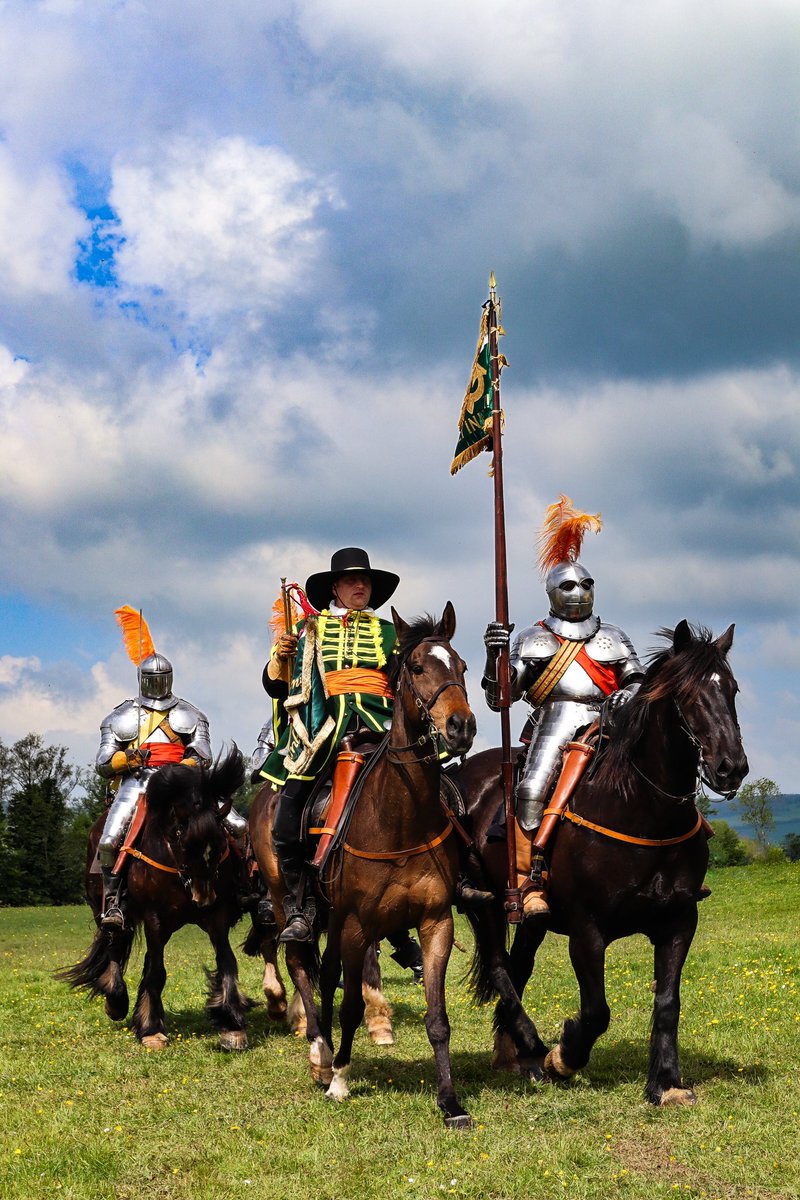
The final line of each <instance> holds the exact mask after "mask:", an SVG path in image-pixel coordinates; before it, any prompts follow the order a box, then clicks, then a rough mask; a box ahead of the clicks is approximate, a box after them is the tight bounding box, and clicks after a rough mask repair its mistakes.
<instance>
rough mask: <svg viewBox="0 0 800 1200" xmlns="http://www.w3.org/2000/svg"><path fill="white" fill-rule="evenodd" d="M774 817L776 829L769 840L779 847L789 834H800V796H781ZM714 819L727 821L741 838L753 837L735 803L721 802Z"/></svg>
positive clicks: (716, 806)
mask: <svg viewBox="0 0 800 1200" xmlns="http://www.w3.org/2000/svg"><path fill="white" fill-rule="evenodd" d="M772 815H773V816H774V817H775V828H774V829H771V830H770V832H769V840H770V843H771V844H772V845H773V846H779V845H780V844H781V842H782V841H783V839H784V838H785V837H786V835H787V833H800V795H793V794H790V795H786V796H780V797H779V798H778V799H777V800H776V801H775V803H774V804H773V806H772ZM714 817H717V818H718V819H719V820H720V821H727V822H728V824H729V825H731V826H732V827H733V828H734V829H735V830H736V832H737V833H738V834H739V835H740V837H746V838H752V837H753V828H752V826H751V825H747V824H745V822H744V821H743V820H742V815H741V813H740V812H739V811H738V809H737V808H736V802H735V801H734V802H733V803H732V804H729V803H728V801H727V800H720V802H719V803H718V804H716V805H715V812H714V813H713V815H712V820H713V818H714Z"/></svg>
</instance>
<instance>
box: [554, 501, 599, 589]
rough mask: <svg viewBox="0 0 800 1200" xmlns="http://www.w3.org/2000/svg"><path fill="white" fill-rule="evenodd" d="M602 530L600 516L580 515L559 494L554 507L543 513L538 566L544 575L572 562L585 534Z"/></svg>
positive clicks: (576, 555) (578, 552) (596, 514)
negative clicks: (557, 565)
mask: <svg viewBox="0 0 800 1200" xmlns="http://www.w3.org/2000/svg"><path fill="white" fill-rule="evenodd" d="M602 528H603V522H602V520H601V519H600V513H585V512H580V511H579V510H578V509H577V508H575V507H574V506H573V503H572V501H571V500H570V498H569V496H565V495H564V493H563V492H562V493H561V495H560V496H559V498H558V500H557V501H556V503H555V504H550V505H549V506H548V507H547V510H546V511H545V514H544V524H543V526H542V529H541V532H540V533H539V539H538V540H539V567H540V569H541V571H542V574H543V575H546V574H547V572H548V571H549V570H551V568H552V567H554V566H556V564H557V563H560V562H575V561H576V560H577V557H578V555H579V554H580V551H581V545H582V544H583V539H584V537H585V535H586V534H587V533H599V532H600V530H601V529H602Z"/></svg>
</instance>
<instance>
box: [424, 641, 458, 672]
mask: <svg viewBox="0 0 800 1200" xmlns="http://www.w3.org/2000/svg"><path fill="white" fill-rule="evenodd" d="M430 652H431V654H432V655H433V657H434V658H438V659H439V662H443V663H444V665H445V666H446V667H447V668H448V670H451V671H452V669H453V657H452V655H451V654H450V651H449V650H446V649H445V647H444V646H431V650H430Z"/></svg>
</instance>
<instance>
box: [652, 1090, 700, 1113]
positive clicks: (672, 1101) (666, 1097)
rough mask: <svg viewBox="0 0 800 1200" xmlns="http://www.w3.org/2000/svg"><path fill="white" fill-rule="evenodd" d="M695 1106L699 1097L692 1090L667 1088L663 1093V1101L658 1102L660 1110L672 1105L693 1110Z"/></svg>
mask: <svg viewBox="0 0 800 1200" xmlns="http://www.w3.org/2000/svg"><path fill="white" fill-rule="evenodd" d="M693 1104H697V1096H696V1095H695V1094H694V1092H693V1091H692V1089H691V1088H680V1087H674V1088H667V1090H666V1091H665V1092H662V1093H661V1099H660V1100H659V1102H658V1106H659V1108H668V1107H670V1106H672V1105H682V1106H683V1107H685V1108H687V1107H688V1108H691V1106H692V1105H693Z"/></svg>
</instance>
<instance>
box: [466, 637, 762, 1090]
mask: <svg viewBox="0 0 800 1200" xmlns="http://www.w3.org/2000/svg"><path fill="white" fill-rule="evenodd" d="M662 632H663V634H664V635H665V636H666V637H667V638H668V639H669V641H670V643H671V644H670V645H669V647H668V649H665V650H664V651H662V652H660V653H658V654H657V655H655V656H653V658H652V661H651V663H650V666H649V668H648V670H647V673H646V675H645V677H644V680H643V682H642V685H641V688H640V690H639V692H638V694H637V695H636V696H634V697H633V698H632V699H631V700H630V701H629V702H628V704H626V705H625V707H624V708H622V709H621V710H620V711H619V712H618V713H615V714H614V725H615V729H614V731H613V733H612V736H611V740H610V743H609V745H608V748H607V749H606V750H605V751H604V752H602V753H601V755H600V757H599V759H598V762H597V764H596V769H594V770H590V772H589V774H588V775H587V776H585V777H584V779H583V780H582V781H581V783H580V784H579V785H578V788H577V789H576V791H575V793H574V796H573V798H572V800H571V801H570V806H569V811H568V814H567V817H566V819H564V820H563V821H562V823H561V824H560V825H559V827H558V829H557V831H556V833H555V836H554V838H553V839H552V841H551V845H550V847H549V884H548V898H549V904H550V913H551V915H550V917H549V918H546V919H544V920H541V919H537V920H534V921H527V922H525V923H524V924H523V925H520V926H518V927H517V930H516V933H515V936H514V941H513V946H512V950H511V954H510V957H509V956H508V955H507V954H506V951H505V922H504V916H503V910H502V903H501V899H500V897H502V895H503V890H504V888H505V886H506V884H505V844H504V843H498V842H489V841H488V834H489V829H490V827H491V825H492V822H493V819H494V817H495V814H496V813H497V810H498V806H499V804H500V801H501V788H500V752H499V751H497V750H489V751H485V752H484V753H483V754H478V755H476V756H475V757H474V758H473V759H470V760H468V762H467V763H466V764H465V766H464V768H463V770H462V772H461V774H460V782H461V786H462V787H463V789H464V791H465V793H466V795H467V797H468V801H467V804H468V811H469V813H470V815H471V817H472V821H473V831H474V835H475V838H476V842H477V844H478V846H479V848H480V850H481V852H482V854H483V857H484V861H485V863H486V864H487V867H488V868H489V869H490V871H491V874H492V877H493V880H494V884H495V888H496V892H497V896H498V900H497V902H496V905H495V906H494V909H493V910H491V909H490V910H488V911H484V912H480V911H478V910H473V911H472V912H470V913H468V915H469V917H470V920H471V921H472V924H473V927H474V929H475V941H476V950H475V959H474V961H473V984H474V987H475V990H476V993H477V995H478V996H479V997H480V998H481V999H482V1000H484V1001H486V1000H489V999H491V998H492V997H493V996H499V1001H498V1004H497V1007H496V1010H495V1030H496V1037H495V1065H496V1066H498V1067H507V1068H509V1069H512V1070H522V1071H525V1072H528V1073H530V1074H531V1075H532V1076H533V1077H534V1078H541V1077H542V1060H544V1062H543V1066H544V1072H545V1073H546V1074H547V1075H549V1077H551V1078H553V1079H565V1078H567V1077H568V1076H570V1075H572V1074H574V1072H575V1071H578V1070H580V1069H581V1068H582V1067H584V1066H585V1065H586V1063H587V1062H588V1060H589V1055H590V1053H591V1050H592V1047H593V1045H594V1043H595V1041H596V1040H597V1038H598V1037H600V1035H601V1034H602V1033H604V1032H605V1030H606V1029H607V1028H608V1024H609V1018H610V1013H609V1008H608V1004H607V1002H606V996H605V981H604V975H605V954H606V948H607V947H608V945H609V944H610V943H611V942H613V941H615V940H616V939H618V938H622V937H629V936H630V935H631V934H634V933H643V934H645V935H646V936H647V937H648V938H649V939H650V941H651V942H652V944H653V946H654V951H655V960H654V962H655V985H654V991H655V1002H654V1008H653V1022H652V1029H651V1036H650V1067H649V1073H648V1080H647V1086H646V1089H645V1095H646V1097H647V1099H648V1100H650V1101H651V1103H653V1104H659V1105H665V1104H692V1103H694V1100H695V1096H694V1093H693V1092H692V1090H691V1089H690V1088H688V1087H686V1086H685V1085H684V1084H683V1083H682V1081H681V1073H680V1066H679V1061H678V1020H679V1016H680V981H681V971H682V969H683V964H684V962H685V960H686V956H687V954H688V952H689V947H690V946H691V943H692V938H693V937H694V932H695V929H696V927H697V900H698V896H699V893H700V888H701V885H702V882H703V877H704V875H705V871H706V866H707V864H708V846H707V841H706V836H705V833H704V831H703V828H702V825H701V821H700V818H699V816H698V813H697V810H696V808H695V803H694V802H695V795H696V789H697V785H698V779H702V780H703V781H705V782H706V783H707V784H708V785H709V787H711V788H712V789H713V790H714V791H718V792H721V793H724V794H733V793H734V792H735V791H736V789H737V788H738V787H739V785H740V784H741V782H742V780H743V779H744V777H745V775H746V774H747V770H748V766H747V758H746V757H745V753H744V749H743V747H742V741H741V734H740V731H739V725H738V722H737V719H736V704H735V698H736V692H737V691H738V688H737V685H736V681H735V679H734V677H733V674H732V672H731V669H730V666H729V665H728V661H727V655H728V651H729V650H730V647H731V645H732V642H733V626H731V627H730V628H729V629H728V630H727V632H726V633H724V634H723V635H722V636H721V637H720V638H718V639H717V640H716V641H714V640H713V638H712V635H711V634H710V633H709V632H708V631H707V630H703V629H701V630H693V629H692V628H691V627H690V626H689V624H688V623H687V622H686V621H681V622H680V624H679V625H678V626H677V628H676V629H675V631H674V634H673V632H672V631H671V630H664V631H662ZM548 930H553V931H554V932H556V933H562V934H565V935H566V936H567V937H568V938H569V953H570V959H571V961H572V966H573V970H574V971H575V975H576V977H577V980H578V984H579V986H580V1012H579V1013H578V1015H577V1016H576V1017H573V1018H571V1019H569V1020H567V1021H566V1022H565V1023H564V1026H563V1030H562V1033H561V1039H560V1041H559V1043H558V1045H556V1046H555V1047H553V1049H552V1050H550V1051H549V1053H548V1052H547V1047H546V1046H545V1045H544V1044H543V1043H542V1041H541V1039H540V1038H539V1035H538V1033H537V1031H536V1028H535V1026H534V1025H533V1023H532V1022H531V1021H530V1019H529V1018H528V1016H527V1015H526V1014H525V1012H524V1010H523V1008H522V1005H521V1003H520V998H521V997H522V994H523V992H524V990H525V985H526V984H527V982H528V980H529V979H530V977H531V974H532V972H533V967H534V962H535V957H536V951H537V950H538V948H539V946H540V945H541V942H542V940H543V939H544V936H545V934H546V932H547V931H548ZM545 1056H546V1057H545Z"/></svg>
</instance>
